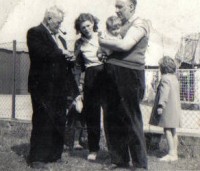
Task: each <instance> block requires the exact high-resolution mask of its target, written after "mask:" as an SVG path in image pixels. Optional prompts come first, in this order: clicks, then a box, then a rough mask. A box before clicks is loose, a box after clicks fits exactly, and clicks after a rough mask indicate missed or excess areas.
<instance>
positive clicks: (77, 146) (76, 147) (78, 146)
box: [74, 141, 83, 150]
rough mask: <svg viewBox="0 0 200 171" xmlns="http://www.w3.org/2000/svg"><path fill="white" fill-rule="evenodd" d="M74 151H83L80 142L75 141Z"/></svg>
mask: <svg viewBox="0 0 200 171" xmlns="http://www.w3.org/2000/svg"><path fill="white" fill-rule="evenodd" d="M74 149H76V150H82V149H83V146H82V145H80V144H79V142H78V141H75V142H74Z"/></svg>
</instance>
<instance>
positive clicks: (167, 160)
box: [159, 154, 172, 162]
mask: <svg viewBox="0 0 200 171" xmlns="http://www.w3.org/2000/svg"><path fill="white" fill-rule="evenodd" d="M171 158H172V156H171V155H169V154H167V155H166V156H164V157H162V158H160V159H159V161H165V162H169V161H171Z"/></svg>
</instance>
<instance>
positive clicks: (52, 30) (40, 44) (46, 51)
mask: <svg viewBox="0 0 200 171" xmlns="http://www.w3.org/2000/svg"><path fill="white" fill-rule="evenodd" d="M63 17H64V13H63V11H62V10H60V9H59V8H57V7H56V6H54V7H51V8H49V9H48V10H46V13H45V16H44V20H43V22H42V23H41V24H40V25H39V26H37V27H33V28H31V29H30V30H29V31H28V33H27V45H28V49H29V55H30V62H31V64H30V71H29V78H28V89H29V92H30V94H31V100H32V107H33V116H32V126H33V127H32V132H31V139H30V154H29V160H28V161H29V162H30V164H31V166H32V167H38V166H40V165H42V166H44V163H48V162H56V161H58V160H60V159H61V155H62V151H63V145H64V138H63V135H64V130H65V123H66V107H67V106H66V104H67V103H66V102H67V97H68V96H69V95H72V96H74V97H75V96H76V95H78V90H76V89H75V87H74V88H73V87H71V86H72V85H75V84H76V83H75V79H74V77H73V74H72V71H71V61H69V60H68V59H69V58H70V57H71V54H70V53H69V51H68V50H67V45H66V42H65V40H64V39H63V38H62V37H61V35H60V34H59V32H60V31H59V28H60V25H61V23H62V21H63Z"/></svg>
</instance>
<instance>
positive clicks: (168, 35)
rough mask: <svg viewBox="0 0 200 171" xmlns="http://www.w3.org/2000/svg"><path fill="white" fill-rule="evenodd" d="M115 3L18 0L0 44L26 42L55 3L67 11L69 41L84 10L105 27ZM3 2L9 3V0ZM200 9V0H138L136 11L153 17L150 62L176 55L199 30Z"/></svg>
mask: <svg viewBox="0 0 200 171" xmlns="http://www.w3.org/2000/svg"><path fill="white" fill-rule="evenodd" d="M16 1H17V0H16ZM9 2H11V1H9ZM114 3H115V0H109V1H108V0H98V1H94V0H82V1H78V0H75V1H71V0H42V1H41V0H32V1H31V0H21V1H19V0H18V3H16V5H15V7H14V8H13V9H12V10H10V11H11V12H10V14H9V15H8V17H7V19H6V22H3V23H4V24H3V26H0V29H1V30H0V46H1V44H2V43H6V42H12V41H13V40H17V42H26V32H27V30H28V28H30V27H32V26H35V25H38V24H39V23H40V22H41V21H42V19H43V15H44V11H45V9H46V8H47V7H49V6H52V5H58V6H59V7H62V9H63V10H64V11H65V14H66V17H65V20H64V22H63V25H62V27H63V29H64V30H66V31H67V33H68V34H67V39H69V40H72V39H75V38H76V34H75V31H74V19H75V18H76V17H77V16H78V14H79V13H80V12H90V13H92V14H94V15H95V16H97V17H98V18H99V19H100V21H101V22H100V28H101V29H103V28H104V26H105V24H104V23H105V20H106V18H107V17H108V16H110V15H114V14H115V8H114ZM3 5H6V3H5V1H4V4H3ZM8 5H9V4H8ZM199 9H200V0H193V1H188V0H176V1H174V0H165V1H163V0H162V1H161V0H151V1H149V0H138V6H137V10H136V13H137V14H138V15H139V16H141V17H143V18H145V19H148V20H150V21H151V23H152V26H153V29H152V30H153V31H152V34H151V35H150V37H151V38H150V43H149V48H148V52H147V63H148V64H151V65H156V64H157V59H158V58H160V57H161V56H162V55H163V54H164V55H169V56H172V57H174V56H175V53H176V52H177V50H178V47H179V43H180V39H181V37H182V36H183V34H185V33H192V32H199V30H200V22H199V18H200V13H199ZM0 48H2V47H0ZM7 48H8V49H9V47H7ZM10 48H11V47H10ZM18 50H19V48H18ZM22 50H23V49H22ZM24 50H26V48H25V49H24Z"/></svg>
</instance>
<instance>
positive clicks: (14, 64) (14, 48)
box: [12, 40, 17, 119]
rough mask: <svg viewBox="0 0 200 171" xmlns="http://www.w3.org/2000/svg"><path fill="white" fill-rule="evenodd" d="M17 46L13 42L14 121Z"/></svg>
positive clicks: (14, 41) (13, 117) (13, 112)
mask: <svg viewBox="0 0 200 171" xmlns="http://www.w3.org/2000/svg"><path fill="white" fill-rule="evenodd" d="M16 46H17V42H16V40H13V87H12V119H15V102H16V101H15V95H16V92H15V84H16V77H15V71H16Z"/></svg>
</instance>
